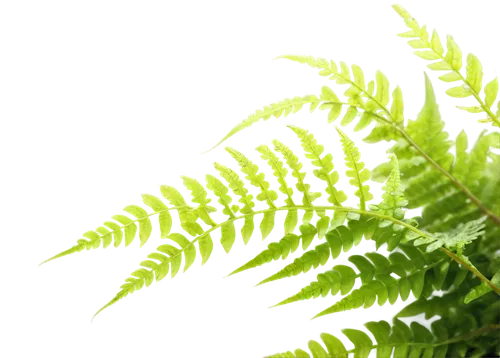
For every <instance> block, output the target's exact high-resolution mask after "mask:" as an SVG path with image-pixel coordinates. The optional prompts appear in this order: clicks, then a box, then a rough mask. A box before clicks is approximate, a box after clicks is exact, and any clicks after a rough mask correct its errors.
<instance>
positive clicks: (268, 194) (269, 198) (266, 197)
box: [226, 147, 278, 208]
mask: <svg viewBox="0 0 500 358" xmlns="http://www.w3.org/2000/svg"><path fill="white" fill-rule="evenodd" d="M226 151H227V152H228V153H229V154H231V156H232V157H233V158H234V159H235V160H236V162H237V163H238V165H239V166H240V167H241V171H242V172H243V173H245V174H246V175H247V176H246V177H245V178H246V179H247V180H248V181H249V182H250V184H252V185H253V186H256V187H257V188H259V189H260V191H261V193H260V194H259V195H257V200H259V201H265V202H266V203H267V205H269V207H270V208H275V207H276V205H274V200H276V199H278V194H276V192H275V191H274V190H269V187H270V184H269V182H267V181H266V180H265V175H264V173H259V171H258V170H259V167H258V166H257V165H256V164H253V162H252V161H251V160H250V159H248V158H247V157H246V156H244V155H243V154H242V153H240V152H238V151H237V150H235V149H233V148H229V147H228V148H226Z"/></svg>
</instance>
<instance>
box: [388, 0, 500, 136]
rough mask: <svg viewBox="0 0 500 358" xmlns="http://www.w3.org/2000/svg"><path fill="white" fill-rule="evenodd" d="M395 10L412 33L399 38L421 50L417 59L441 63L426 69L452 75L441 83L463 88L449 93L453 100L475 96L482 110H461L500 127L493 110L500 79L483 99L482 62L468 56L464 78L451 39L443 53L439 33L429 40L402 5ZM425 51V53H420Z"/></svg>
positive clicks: (456, 46) (450, 37)
mask: <svg viewBox="0 0 500 358" xmlns="http://www.w3.org/2000/svg"><path fill="white" fill-rule="evenodd" d="M393 8H394V10H396V12H397V13H398V14H399V15H400V16H401V17H402V18H403V19H404V20H405V23H406V26H407V27H409V28H410V29H411V31H409V32H405V33H403V34H399V36H401V37H404V38H412V39H413V40H410V41H409V42H408V44H409V45H410V46H411V47H412V48H414V49H418V51H415V55H417V56H419V57H421V58H423V59H424V60H429V61H435V60H438V62H434V63H431V64H430V65H428V66H427V67H429V68H430V69H431V70H435V71H450V72H448V73H446V74H445V75H443V76H440V77H439V79H440V80H442V81H444V82H457V81H461V82H462V83H463V84H462V85H461V86H456V87H452V88H450V89H448V90H447V91H446V93H447V94H448V95H449V96H451V97H456V98H464V97H469V96H474V98H475V99H476V100H477V102H478V103H479V107H461V106H458V108H460V109H464V110H466V111H468V112H471V113H480V112H486V115H487V118H486V120H483V121H482V122H491V123H492V124H493V125H494V126H497V127H500V120H499V119H498V115H496V114H494V113H493V112H492V111H491V106H492V105H493V104H494V102H495V100H496V97H497V94H498V79H497V78H495V79H493V80H492V81H491V82H489V83H488V84H487V85H486V86H485V87H484V100H483V99H482V98H481V96H480V92H481V89H482V88H483V86H482V78H483V66H482V65H481V62H480V61H479V59H478V58H477V57H476V56H475V55H473V54H469V55H468V56H467V66H466V75H465V77H464V76H463V75H462V74H461V72H460V70H461V68H462V51H461V50H460V47H459V46H458V45H457V43H456V42H455V40H454V39H453V37H452V36H450V35H448V36H447V41H446V47H447V52H446V54H445V53H444V48H443V46H442V45H441V40H440V39H439V35H438V34H437V32H436V30H434V31H433V33H432V37H431V38H430V39H429V33H428V31H427V29H426V27H425V26H422V27H420V26H419V24H418V22H417V21H416V20H415V19H413V18H412V17H411V15H410V14H409V13H408V12H407V11H406V10H405V9H404V8H403V7H402V6H400V5H393ZM421 49H425V51H420V50H421Z"/></svg>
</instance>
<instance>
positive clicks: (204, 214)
mask: <svg viewBox="0 0 500 358" xmlns="http://www.w3.org/2000/svg"><path fill="white" fill-rule="evenodd" d="M181 178H182V181H183V184H184V186H185V187H186V188H187V189H188V190H189V191H190V192H191V196H192V197H193V199H192V202H193V203H197V204H198V205H199V206H198V207H197V208H196V213H197V214H198V217H199V218H200V219H201V220H203V222H204V223H205V224H207V225H211V226H214V225H216V223H215V222H214V221H213V220H212V218H211V217H210V213H213V212H215V211H217V209H215V208H214V207H211V206H208V204H209V203H210V202H211V201H212V199H210V198H207V191H206V190H205V188H204V187H203V185H201V184H200V183H199V182H198V181H197V180H196V179H193V178H189V177H186V176H181Z"/></svg>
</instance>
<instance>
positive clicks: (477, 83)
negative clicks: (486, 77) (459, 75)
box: [466, 53, 483, 93]
mask: <svg viewBox="0 0 500 358" xmlns="http://www.w3.org/2000/svg"><path fill="white" fill-rule="evenodd" d="M466 73H467V77H466V81H467V82H468V84H469V86H470V87H471V88H472V89H473V90H474V92H476V93H479V91H481V88H482V87H483V82H482V81H483V66H482V65H481V62H480V61H479V59H478V58H477V57H476V56H474V55H473V54H471V53H470V54H469V55H468V56H467V66H466Z"/></svg>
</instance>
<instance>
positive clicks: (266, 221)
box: [260, 211, 276, 240]
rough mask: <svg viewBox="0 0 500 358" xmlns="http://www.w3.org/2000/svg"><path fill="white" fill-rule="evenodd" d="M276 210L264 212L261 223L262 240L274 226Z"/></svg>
mask: <svg viewBox="0 0 500 358" xmlns="http://www.w3.org/2000/svg"><path fill="white" fill-rule="evenodd" d="M275 214H276V212H275V211H268V212H266V213H264V217H263V218H262V222H261V223H260V232H261V233H262V240H264V239H265V238H266V237H267V236H268V235H269V234H270V233H271V231H272V230H273V228H274V216H275Z"/></svg>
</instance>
